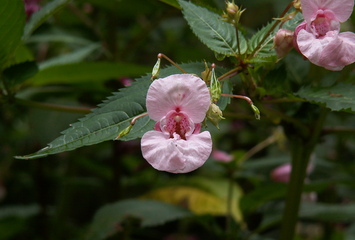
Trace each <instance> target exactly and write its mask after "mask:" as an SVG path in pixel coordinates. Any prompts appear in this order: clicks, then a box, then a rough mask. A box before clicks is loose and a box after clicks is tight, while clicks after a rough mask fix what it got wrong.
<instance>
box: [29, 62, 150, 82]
mask: <svg viewBox="0 0 355 240" xmlns="http://www.w3.org/2000/svg"><path fill="white" fill-rule="evenodd" d="M149 69H150V68H148V67H145V66H140V65H136V64H131V63H117V62H79V63H71V64H63V65H55V66H50V67H47V68H45V69H43V70H42V71H40V72H38V74H37V75H36V76H34V77H33V78H32V79H31V83H32V84H34V85H44V84H62V83H66V84H71V83H80V82H90V81H104V80H107V79H110V78H118V77H122V76H139V75H142V74H144V73H146V72H147V71H149Z"/></svg>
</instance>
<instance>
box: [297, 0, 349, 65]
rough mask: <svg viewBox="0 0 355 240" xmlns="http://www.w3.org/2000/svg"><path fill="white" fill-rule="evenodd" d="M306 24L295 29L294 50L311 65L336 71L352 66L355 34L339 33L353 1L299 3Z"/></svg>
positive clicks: (310, 0) (306, 1) (304, 1)
mask: <svg viewBox="0 0 355 240" xmlns="http://www.w3.org/2000/svg"><path fill="white" fill-rule="evenodd" d="M301 4H302V11H303V16H304V19H305V21H304V22H303V23H301V24H300V25H299V26H297V28H296V29H295V42H294V43H295V48H296V49H297V50H298V51H300V52H301V53H302V54H303V55H304V56H305V57H306V58H308V59H309V61H311V62H312V63H313V64H316V65H318V66H321V67H324V68H326V69H329V70H333V71H339V70H341V69H343V68H344V67H345V66H346V65H349V64H351V63H353V62H355V54H354V52H355V34H354V33H352V32H343V33H339V31H340V23H341V22H345V21H346V20H347V19H348V18H349V17H350V15H351V13H352V11H353V8H354V1H353V0H337V1H332V0H301Z"/></svg>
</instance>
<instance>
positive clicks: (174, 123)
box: [141, 74, 212, 173]
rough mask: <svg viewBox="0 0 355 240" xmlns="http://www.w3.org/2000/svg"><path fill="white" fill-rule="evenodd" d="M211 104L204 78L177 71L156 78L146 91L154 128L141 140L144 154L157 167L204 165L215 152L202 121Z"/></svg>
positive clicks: (171, 169) (188, 168) (177, 170)
mask: <svg viewBox="0 0 355 240" xmlns="http://www.w3.org/2000/svg"><path fill="white" fill-rule="evenodd" d="M210 103H211V100H210V93H209V90H208V88H207V86H206V84H205V82H204V81H203V80H201V79H200V78H198V77H196V76H194V75H191V74H176V75H171V76H169V77H166V78H161V79H157V80H155V81H154V82H153V83H152V84H151V86H150V87H149V90H148V93H147V100H146V104H147V111H148V114H149V117H150V118H151V119H153V120H155V121H157V123H156V125H155V130H153V131H149V132H147V133H145V134H144V135H143V137H142V140H141V149H142V154H143V157H144V158H145V159H146V160H147V161H148V162H149V163H150V164H151V165H152V166H153V167H154V168H155V169H158V170H161V171H167V172H172V173H186V172H190V171H193V170H195V169H197V168H199V167H200V166H202V165H203V164H204V163H205V161H206V160H207V159H208V157H209V155H210V154H211V151H212V139H211V135H210V133H209V132H208V131H205V132H202V133H200V128H201V124H200V123H201V122H202V121H203V120H204V118H205V116H206V112H207V110H208V108H209V105H210Z"/></svg>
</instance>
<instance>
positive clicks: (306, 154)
mask: <svg viewBox="0 0 355 240" xmlns="http://www.w3.org/2000/svg"><path fill="white" fill-rule="evenodd" d="M327 112H328V110H327V109H325V108H322V111H321V113H320V115H319V117H318V119H317V121H316V122H315V123H314V124H313V126H310V127H313V129H314V130H313V131H312V132H311V133H310V134H309V138H308V139H307V138H304V137H300V136H296V137H293V136H291V138H290V143H291V153H292V172H291V178H290V182H289V185H288V192H287V195H286V203H285V208H284V212H283V219H282V225H281V234H280V240H292V239H293V238H294V235H295V229H296V224H297V220H298V211H299V207H300V203H301V195H302V190H303V185H304V179H305V176H306V171H307V166H308V163H309V159H310V156H311V153H312V152H313V150H314V148H315V146H316V144H317V142H318V138H319V136H320V133H321V131H322V129H323V124H324V121H325V119H326V116H327Z"/></svg>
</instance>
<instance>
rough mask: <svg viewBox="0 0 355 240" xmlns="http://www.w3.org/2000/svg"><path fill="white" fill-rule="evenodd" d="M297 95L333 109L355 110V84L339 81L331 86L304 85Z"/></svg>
mask: <svg viewBox="0 0 355 240" xmlns="http://www.w3.org/2000/svg"><path fill="white" fill-rule="evenodd" d="M296 95H298V96H300V97H301V98H304V99H306V100H307V101H309V102H312V103H316V104H319V105H323V106H325V107H327V108H329V109H331V110H332V111H345V112H352V113H354V112H355V85H354V84H350V83H338V84H336V85H334V86H331V87H323V88H312V87H309V86H308V87H304V88H302V89H301V90H299V91H298V92H297V93H296Z"/></svg>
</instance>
